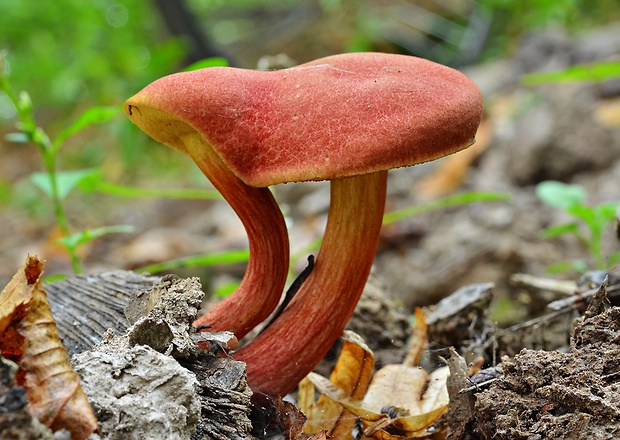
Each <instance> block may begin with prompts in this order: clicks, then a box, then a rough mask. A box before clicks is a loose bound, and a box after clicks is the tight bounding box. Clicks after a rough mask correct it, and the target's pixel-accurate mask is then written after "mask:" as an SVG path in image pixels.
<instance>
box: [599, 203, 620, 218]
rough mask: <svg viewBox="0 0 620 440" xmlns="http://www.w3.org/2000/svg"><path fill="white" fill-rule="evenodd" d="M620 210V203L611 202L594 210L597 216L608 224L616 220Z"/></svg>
mask: <svg viewBox="0 0 620 440" xmlns="http://www.w3.org/2000/svg"><path fill="white" fill-rule="evenodd" d="M618 208H620V203H617V202H610V203H601V204H600V205H597V206H596V207H595V208H594V210H595V212H596V216H597V217H598V218H600V219H601V220H602V221H604V222H605V223H607V222H610V221H612V220H615V219H616V213H617V212H618V211H617V210H618Z"/></svg>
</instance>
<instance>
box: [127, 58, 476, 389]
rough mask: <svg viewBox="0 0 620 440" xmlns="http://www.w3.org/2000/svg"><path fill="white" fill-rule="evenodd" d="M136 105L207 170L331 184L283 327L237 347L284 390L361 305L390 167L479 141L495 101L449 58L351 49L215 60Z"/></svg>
mask: <svg viewBox="0 0 620 440" xmlns="http://www.w3.org/2000/svg"><path fill="white" fill-rule="evenodd" d="M125 108H126V110H127V113H128V115H129V117H130V118H131V119H132V120H133V121H134V122H135V123H136V124H137V125H138V126H140V127H141V128H142V129H143V130H144V131H146V132H147V133H148V134H150V135H151V136H152V137H154V138H155V139H157V140H159V141H160V142H162V143H164V144H166V145H169V146H172V147H173V148H176V149H178V150H181V151H183V152H185V153H187V154H189V155H190V156H191V157H192V158H193V159H194V160H196V161H197V163H198V164H199V166H201V169H204V168H206V167H207V165H206V164H205V163H204V162H205V161H206V160H207V159H209V160H214V161H215V162H216V163H220V164H225V166H226V170H227V171H228V172H229V173H230V174H231V175H234V176H235V178H237V179H239V180H240V181H241V182H242V183H243V184H244V185H245V186H247V187H248V188H254V189H256V190H257V191H258V189H259V188H265V187H267V186H270V185H274V184H277V183H282V182H293V181H307V180H330V181H331V202H330V208H329V213H328V220H327V227H326V230H325V235H324V238H323V242H322V245H321V248H320V250H319V253H318V256H317V258H316V262H315V264H314V269H313V271H312V273H311V274H310V275H309V276H308V278H307V279H306V280H305V282H304V283H303V285H302V286H301V288H300V290H299V291H298V293H297V294H296V296H295V297H294V298H293V300H292V301H291V303H290V304H289V305H288V306H287V307H286V308H285V309H284V311H283V313H282V314H281V315H280V316H279V317H278V318H277V319H276V321H275V322H274V323H273V325H271V326H269V327H268V328H267V329H266V330H265V331H264V332H263V333H261V334H260V335H259V336H258V337H257V338H256V339H255V340H253V341H252V342H250V343H249V344H248V345H246V346H245V347H244V348H242V349H241V350H239V351H237V352H236V353H235V354H234V357H235V358H236V359H239V360H242V361H245V362H246V363H247V371H248V381H249V383H250V385H251V386H252V388H253V389H254V391H260V392H263V393H266V394H269V395H283V394H285V393H287V392H289V391H291V390H292V389H293V388H294V387H295V386H296V384H297V383H298V382H299V380H301V379H302V378H303V377H304V376H305V375H306V374H307V373H308V372H309V371H311V370H312V368H314V366H315V365H316V364H317V363H318V362H319V361H320V360H321V359H322V357H323V356H324V355H325V354H326V353H327V351H328V350H329V348H330V346H331V345H332V343H333V342H334V341H335V340H336V339H337V338H338V337H339V336H340V334H341V333H342V330H343V328H344V326H345V324H346V322H347V321H348V319H349V318H350V316H351V314H352V313H353V310H354V308H355V305H356V303H357V301H358V300H359V297H360V295H361V293H362V290H363V288H364V285H365V283H366V280H367V278H368V274H369V272H370V268H371V265H372V263H373V260H374V255H375V251H376V248H377V244H378V240H379V231H380V229H381V222H382V217H383V210H384V204H385V194H386V181H387V170H389V169H392V168H398V167H404V166H409V165H414V164H417V163H421V162H426V161H430V160H434V159H437V158H439V157H442V156H445V155H447V154H451V153H454V152H456V151H459V150H461V149H464V148H467V147H468V146H470V145H471V144H472V143H473V142H474V136H475V133H476V130H477V127H478V124H479V123H480V118H481V113H482V97H481V94H480V91H479V89H478V88H477V87H476V85H475V84H474V83H473V82H472V81H471V80H469V79H468V78H467V77H466V76H464V75H463V74H461V73H460V72H458V71H456V70H453V69H450V68H448V67H445V66H441V65H438V64H436V63H433V62H430V61H427V60H424V59H420V58H415V57H409V56H403V55H389V54H379V53H352V54H343V55H335V56H331V57H327V58H322V59H319V60H315V61H312V62H310V63H306V64H303V65H300V66H298V67H294V68H290V69H284V70H280V71H274V72H259V71H251V70H242V69H233V68H210V69H205V70H199V71H195V72H188V73H180V74H176V75H171V76H168V77H165V78H162V79H160V80H158V81H155V82H154V83H152V84H151V85H149V86H147V87H146V88H145V89H144V90H143V91H141V92H140V93H138V94H137V95H136V96H134V97H133V98H131V99H130V100H129V101H127V103H126V107H125ZM204 150H207V151H208V152H209V153H208V154H207V153H204ZM223 166H224V165H222V167H223ZM231 178H232V177H231ZM232 197H245V193H244V195H239V196H237V195H236V194H233V195H232ZM248 197H249V195H248ZM244 203H245V202H243V201H242V202H240V204H241V205H244ZM271 211H275V209H274V210H271V209H270V212H271ZM240 216H241V214H240ZM247 220H248V222H249V225H246V228H247V229H248V234H252V233H254V234H259V235H261V236H262V235H263V234H269V233H270V229H271V228H272V227H273V225H272V223H271V222H270V221H268V220H267V216H263V217H259V216H255V217H252V216H250V218H248V219H247ZM250 226H251V227H250ZM251 240H252V237H250V241H251ZM274 249H275V248H274ZM272 250H273V249H272ZM261 276H264V277H267V278H268V277H269V276H270V274H269V272H266V271H262V272H261ZM247 306H248V307H251V304H247Z"/></svg>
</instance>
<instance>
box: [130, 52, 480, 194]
mask: <svg viewBox="0 0 620 440" xmlns="http://www.w3.org/2000/svg"><path fill="white" fill-rule="evenodd" d="M126 111H127V113H128V114H130V116H131V119H132V120H133V121H134V122H135V123H136V124H137V125H138V126H140V128H142V129H143V130H144V131H145V132H147V133H148V134H149V135H150V136H151V137H153V138H154V139H156V140H158V141H160V142H161V143H164V144H166V145H168V146H170V147H173V148H176V149H178V150H180V151H184V146H183V145H184V144H183V140H182V137H183V136H185V135H189V134H192V133H193V132H194V134H195V132H198V133H199V134H200V135H201V136H202V137H203V138H204V139H205V140H206V141H207V142H208V143H209V144H210V145H211V146H212V147H213V148H214V149H215V151H217V153H218V154H219V155H220V156H221V158H222V160H223V161H224V162H225V163H226V164H227V166H229V167H230V169H231V170H232V171H233V172H234V173H235V174H236V175H237V177H239V178H240V179H241V180H243V181H244V182H245V183H246V184H248V185H251V186H257V187H262V186H269V185H273V184H276V183H282V182H292V181H304V180H331V179H337V178H344V177H349V176H354V175H359V174H366V173H369V172H375V171H380V170H387V169H391V168H398V167H403V166H409V165H413V164H417V163H421V162H426V161H429V160H433V159H436V158H439V157H441V156H445V155H447V154H451V153H454V152H456V151H458V150H461V149H463V148H466V147H468V146H469V145H471V144H472V143H473V141H474V136H475V133H476V130H477V128H478V124H479V123H480V118H481V114H482V96H481V94H480V90H479V89H478V87H477V86H476V85H475V84H474V83H473V82H472V81H471V80H470V79H469V78H467V77H466V76H465V75H463V74H462V73H460V72H458V71H456V70H454V69H451V68H448V67H445V66H442V65H439V64H436V63H433V62H431V61H428V60H424V59H421V58H415V57H411V56H404V55H391V54H382V53H350V54H342V55H334V56H330V57H326V58H322V59H318V60H315V61H312V62H310V63H306V64H302V65H300V66H297V67H293V68H290V69H284V70H279V71H271V72H264V71H254V70H244V69H235V68H226V67H214V68H208V69H202V70H197V71H193V72H184V73H178V74H174V75H170V76H167V77H164V78H161V79H159V80H157V81H155V82H154V83H152V84H150V85H149V86H147V87H146V88H144V89H143V90H142V91H141V92H139V93H138V94H137V95H135V96H134V97H133V98H131V99H130V100H128V101H127V106H126Z"/></svg>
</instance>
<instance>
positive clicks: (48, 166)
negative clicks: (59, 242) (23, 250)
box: [0, 73, 82, 273]
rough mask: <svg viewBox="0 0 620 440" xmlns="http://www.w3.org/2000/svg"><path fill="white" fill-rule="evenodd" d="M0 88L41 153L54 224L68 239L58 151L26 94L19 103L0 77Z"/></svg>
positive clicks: (75, 264)
mask: <svg viewBox="0 0 620 440" xmlns="http://www.w3.org/2000/svg"><path fill="white" fill-rule="evenodd" d="M0 75H1V73H0ZM0 86H1V87H2V90H3V91H4V93H5V94H6V95H7V96H8V98H9V100H10V101H11V103H12V104H13V106H14V107H15V109H16V110H17V114H18V118H19V121H20V124H21V126H20V130H21V131H22V132H23V133H24V134H26V135H27V136H28V140H29V141H30V142H32V143H33V144H35V145H36V146H37V148H38V149H39V151H40V152H41V155H42V156H43V164H44V166H45V170H46V171H47V176H48V179H49V182H50V189H51V198H52V205H53V208H54V216H55V218H56V222H57V224H58V227H59V228H60V232H61V234H62V236H63V237H68V236H69V235H70V230H69V222H68V221H67V216H66V214H65V209H64V206H63V204H62V199H61V197H60V193H59V191H58V175H57V167H56V156H57V155H56V153H57V151H58V148H54V146H53V144H52V142H51V141H50V138H49V136H48V135H47V134H46V133H45V131H43V129H42V128H41V127H38V126H37V124H36V121H35V119H34V115H33V113H32V104H31V103H30V98H28V97H27V95H26V94H23V95H22V99H21V102H20V99H18V97H17V96H16V95H15V93H14V92H13V89H12V88H11V86H10V84H9V81H8V79H7V78H6V77H2V79H1V81H0ZM66 249H67V251H68V253H69V259H70V262H71V267H72V269H73V271H74V272H75V273H80V272H82V266H81V264H80V260H79V258H78V256H77V253H76V250H75V248H74V247H66Z"/></svg>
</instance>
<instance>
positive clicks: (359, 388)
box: [298, 331, 375, 438]
mask: <svg viewBox="0 0 620 440" xmlns="http://www.w3.org/2000/svg"><path fill="white" fill-rule="evenodd" d="M342 338H343V340H344V344H343V347H342V350H341V352H340V356H339V357H338V361H337V363H336V366H335V367H334V369H333V371H332V373H331V375H330V377H329V380H327V379H325V378H322V377H321V376H319V377H321V379H324V380H325V381H326V383H325V386H330V385H327V383H329V384H331V385H333V386H334V387H335V388H334V389H335V390H337V391H336V392H337V393H341V394H338V395H339V397H340V398H341V399H351V400H353V401H356V400H357V401H360V400H361V399H363V398H364V395H365V394H366V391H367V390H368V386H369V384H370V380H371V378H372V372H373V369H374V362H375V361H374V356H373V354H372V351H371V350H370V348H368V346H367V345H366V344H365V343H364V341H363V340H362V338H361V337H359V336H358V335H357V334H355V333H353V332H350V331H345V332H344V333H343V336H342ZM319 380H320V379H319ZM314 390H315V383H314V382H313V381H312V380H311V379H309V378H307V379H304V380H302V382H301V383H300V384H299V393H298V404H299V408H300V409H301V411H302V412H303V413H304V414H305V415H306V416H307V417H308V421H307V422H306V424H305V425H304V432H305V433H308V434H316V433H319V432H320V431H322V430H325V431H326V432H327V434H329V435H330V436H333V437H334V438H340V437H339V436H340V435H345V434H346V433H350V432H351V430H352V429H353V427H354V426H355V423H356V420H355V416H354V415H352V414H351V413H350V412H349V411H347V410H346V409H345V408H343V406H342V405H340V404H339V403H338V402H337V401H336V400H334V399H332V398H330V397H327V396H326V395H325V394H324V393H323V396H321V397H319V399H318V400H317V401H316V403H315V401H314Z"/></svg>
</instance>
